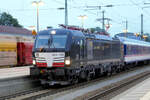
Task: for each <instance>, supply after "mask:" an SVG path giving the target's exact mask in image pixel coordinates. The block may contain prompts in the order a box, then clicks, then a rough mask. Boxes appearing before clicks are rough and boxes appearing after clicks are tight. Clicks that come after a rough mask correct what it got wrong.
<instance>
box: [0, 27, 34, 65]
mask: <svg viewBox="0 0 150 100" xmlns="http://www.w3.org/2000/svg"><path fill="white" fill-rule="evenodd" d="M33 44H34V39H33V36H32V32H31V31H29V30H27V29H23V28H16V27H10V26H0V68H2V67H6V66H7V67H12V66H23V65H32V48H33Z"/></svg>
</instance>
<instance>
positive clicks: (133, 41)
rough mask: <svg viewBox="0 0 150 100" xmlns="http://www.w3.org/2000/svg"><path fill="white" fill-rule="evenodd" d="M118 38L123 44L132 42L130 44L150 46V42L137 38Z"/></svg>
mask: <svg viewBox="0 0 150 100" xmlns="http://www.w3.org/2000/svg"><path fill="white" fill-rule="evenodd" d="M118 38H119V40H120V41H121V42H122V43H123V44H130V45H139V46H148V47H150V43H149V42H145V41H141V40H136V39H129V38H126V37H118Z"/></svg>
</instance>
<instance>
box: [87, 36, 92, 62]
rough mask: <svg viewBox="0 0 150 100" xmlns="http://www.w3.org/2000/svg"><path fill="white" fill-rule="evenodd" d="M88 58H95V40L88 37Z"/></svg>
mask: <svg viewBox="0 0 150 100" xmlns="http://www.w3.org/2000/svg"><path fill="white" fill-rule="evenodd" d="M87 59H88V60H91V59H93V41H92V40H90V39H87Z"/></svg>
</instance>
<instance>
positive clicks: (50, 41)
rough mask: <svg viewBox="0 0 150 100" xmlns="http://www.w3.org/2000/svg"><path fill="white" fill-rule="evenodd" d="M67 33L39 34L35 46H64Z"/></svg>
mask: <svg viewBox="0 0 150 100" xmlns="http://www.w3.org/2000/svg"><path fill="white" fill-rule="evenodd" d="M66 40H67V35H51V36H50V35H39V36H37V38H36V45H35V48H65V45H66Z"/></svg>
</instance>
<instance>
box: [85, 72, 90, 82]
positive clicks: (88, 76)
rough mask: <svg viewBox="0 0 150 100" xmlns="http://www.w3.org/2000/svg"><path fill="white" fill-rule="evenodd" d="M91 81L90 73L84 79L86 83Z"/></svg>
mask: <svg viewBox="0 0 150 100" xmlns="http://www.w3.org/2000/svg"><path fill="white" fill-rule="evenodd" d="M90 80H91V75H90V73H88V74H87V77H86V81H90Z"/></svg>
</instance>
